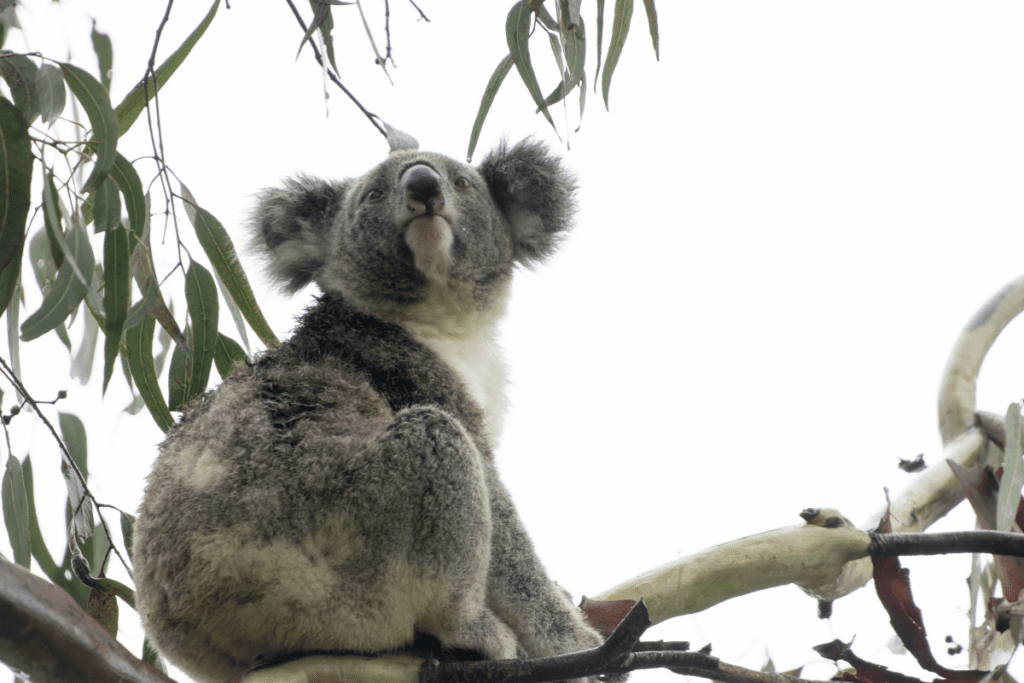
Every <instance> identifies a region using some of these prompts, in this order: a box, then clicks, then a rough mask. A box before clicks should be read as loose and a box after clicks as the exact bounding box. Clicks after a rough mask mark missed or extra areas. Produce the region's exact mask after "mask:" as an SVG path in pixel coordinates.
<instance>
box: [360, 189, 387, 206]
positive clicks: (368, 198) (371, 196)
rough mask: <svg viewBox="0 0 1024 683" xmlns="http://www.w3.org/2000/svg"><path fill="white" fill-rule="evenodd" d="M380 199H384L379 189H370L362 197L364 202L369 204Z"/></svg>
mask: <svg viewBox="0 0 1024 683" xmlns="http://www.w3.org/2000/svg"><path fill="white" fill-rule="evenodd" d="M382 199H384V193H383V192H381V191H380V190H370V191H369V192H367V193H366V195H365V196H364V197H363V201H364V202H370V203H371V204H374V203H376V202H379V201H380V200H382Z"/></svg>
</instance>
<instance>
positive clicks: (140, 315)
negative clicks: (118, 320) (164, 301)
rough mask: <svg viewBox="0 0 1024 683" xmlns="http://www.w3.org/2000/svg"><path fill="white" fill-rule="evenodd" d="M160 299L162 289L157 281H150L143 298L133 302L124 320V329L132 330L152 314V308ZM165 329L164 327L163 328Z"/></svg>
mask: <svg viewBox="0 0 1024 683" xmlns="http://www.w3.org/2000/svg"><path fill="white" fill-rule="evenodd" d="M159 301H160V289H159V288H158V287H157V286H156V284H155V283H150V285H149V287H147V288H146V289H145V290H143V292H142V298H141V299H139V300H138V301H136V302H135V303H134V304H132V307H131V308H130V309H128V315H127V317H126V318H125V321H124V329H126V330H130V329H131V328H133V327H135V326H136V325H138V324H139V323H141V322H142V321H143V320H144V319H145V318H146V316H147V315H151V313H152V308H153V307H154V306H155V305H156V304H157V302H159ZM161 329H163V328H161Z"/></svg>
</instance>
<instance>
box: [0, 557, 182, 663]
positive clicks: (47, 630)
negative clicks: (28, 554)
mask: <svg viewBox="0 0 1024 683" xmlns="http://www.w3.org/2000/svg"><path fill="white" fill-rule="evenodd" d="M0 661H3V663H4V664H6V665H7V666H9V667H11V668H12V669H14V670H15V672H17V673H19V674H20V675H22V676H24V677H26V678H30V679H31V680H34V681H47V683H81V681H89V682H90V683H124V682H125V681H135V682H137V683H174V681H173V680H172V679H170V678H168V677H167V676H166V675H164V674H163V673H161V672H159V671H157V670H156V669H155V668H153V667H152V666H150V665H149V664H146V663H145V662H143V661H142V660H140V659H137V658H136V657H134V656H132V654H131V653H130V652H128V650H126V649H125V648H124V646H122V645H121V644H120V643H119V642H117V641H116V640H114V638H113V637H112V636H111V635H110V634H109V633H107V631H106V629H104V628H103V627H102V626H100V624H99V623H97V622H96V621H94V620H93V619H92V617H90V616H89V615H87V614H86V613H85V611H83V610H82V608H81V607H79V606H78V604H77V603H76V602H75V600H74V598H72V597H71V596H70V595H68V594H67V593H66V592H65V591H64V590H63V589H61V588H59V587H57V586H55V585H53V584H52V583H50V582H49V581H46V580H44V579H42V578H40V577H38V576H35V575H33V574H32V573H30V572H29V571H27V570H26V569H24V568H22V567H19V566H18V565H16V564H13V563H12V562H8V561H7V560H6V559H5V558H3V557H2V556H0Z"/></svg>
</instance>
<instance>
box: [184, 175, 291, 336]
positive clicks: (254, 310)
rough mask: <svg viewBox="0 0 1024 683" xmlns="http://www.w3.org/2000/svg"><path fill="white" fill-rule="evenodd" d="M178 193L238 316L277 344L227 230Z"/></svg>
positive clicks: (190, 198) (187, 194)
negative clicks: (236, 307)
mask: <svg viewBox="0 0 1024 683" xmlns="http://www.w3.org/2000/svg"><path fill="white" fill-rule="evenodd" d="M181 194H182V196H183V197H184V198H185V212H186V213H187V214H188V218H189V220H190V221H191V222H192V225H193V227H194V228H195V230H196V237H198V238H199V244H201V245H202V247H203V251H205V252H206V256H207V257H208V258H209V259H210V263H211V264H212V265H213V268H214V270H216V271H217V275H219V276H220V279H221V281H222V282H223V283H224V286H225V288H226V289H227V291H228V292H229V293H230V294H231V298H232V299H233V300H234V302H235V303H236V304H238V308H239V310H240V311H241V313H242V315H243V316H244V317H245V319H246V320H247V321H248V322H249V325H250V326H251V327H252V329H253V331H254V332H255V333H256V336H258V337H259V338H260V339H261V340H262V341H263V343H264V344H266V345H267V346H270V347H273V346H277V345H278V344H280V341H278V339H277V336H276V335H275V334H274V331H273V330H272V329H270V324H269V323H267V320H266V318H264V317H263V311H262V310H260V306H259V303H258V302H257V301H256V295H255V294H253V291H252V286H251V285H250V284H249V278H248V277H247V276H246V274H245V270H244V269H243V268H242V264H241V262H240V261H239V260H238V253H237V252H236V251H235V245H234V244H233V243H232V242H231V238H230V237H229V236H228V232H227V230H225V229H224V226H223V225H221V223H220V221H218V220H217V219H216V218H214V216H213V214H211V213H210V212H209V211H207V210H205V209H203V208H202V207H200V206H199V205H198V204H197V203H196V200H195V197H193V196H192V193H191V192H189V190H188V188H187V187H185V186H184V185H182V186H181Z"/></svg>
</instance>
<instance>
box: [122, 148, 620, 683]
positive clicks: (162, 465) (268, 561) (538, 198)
mask: <svg viewBox="0 0 1024 683" xmlns="http://www.w3.org/2000/svg"><path fill="white" fill-rule="evenodd" d="M574 190H575V186H574V182H573V179H572V177H571V176H570V175H569V174H568V173H567V172H566V171H565V170H564V169H563V168H562V167H561V165H560V163H559V162H558V160H557V159H555V158H553V157H552V156H550V155H549V154H548V152H547V151H546V150H545V149H544V148H543V146H541V145H539V144H537V143H533V142H524V143H520V144H518V145H516V146H514V147H512V148H508V147H507V146H505V145H502V146H501V147H499V148H498V149H497V150H496V151H495V152H493V153H492V154H491V155H489V156H488V157H487V158H486V159H485V160H484V161H483V163H482V164H481V165H480V167H479V168H478V169H476V170H474V169H472V168H469V167H467V166H465V165H464V164H461V163H460V162H457V161H455V160H453V159H450V158H448V157H444V156H441V155H438V154H431V153H426V152H419V151H417V150H399V151H396V152H393V153H392V154H391V155H390V156H389V158H388V159H387V160H386V161H385V162H384V163H382V164H380V165H379V166H377V167H376V168H375V169H373V170H372V171H370V172H369V173H367V174H366V175H364V176H362V177H361V178H357V179H352V180H347V181H344V182H341V183H329V182H325V181H321V180H315V179H310V178H302V179H299V180H297V181H289V182H288V183H287V184H286V185H285V187H284V188H283V189H279V190H268V191H265V192H264V193H263V194H262V195H261V197H260V201H259V205H258V207H257V209H256V211H255V213H254V227H255V229H256V232H257V234H258V239H259V241H260V242H261V243H262V244H263V245H264V248H265V249H266V251H267V252H268V254H269V257H270V262H271V271H272V273H273V274H274V275H275V276H276V277H277V278H278V279H279V280H280V281H281V282H282V283H283V284H284V286H285V287H286V288H287V289H289V290H291V291H294V290H296V289H299V288H301V287H302V286H304V285H305V284H307V283H309V282H311V281H313V282H316V283H317V284H318V285H319V287H320V288H321V290H322V292H323V293H322V295H321V296H320V297H319V298H318V299H317V301H316V303H315V304H314V305H313V306H312V307H311V308H310V309H309V310H308V311H307V312H306V314H305V315H304V316H303V317H302V318H301V320H300V324H299V326H298V328H297V331H296V333H295V335H294V336H293V337H292V338H291V339H290V340H289V341H288V342H287V343H285V344H283V345H282V346H281V347H280V348H278V349H275V350H272V351H268V352H267V353H265V354H263V355H262V356H260V357H258V358H256V359H254V360H252V361H250V362H249V363H247V364H246V365H244V366H240V367H238V368H236V369H235V371H234V372H232V373H231V374H230V376H229V377H228V378H227V379H226V380H225V381H224V382H223V384H222V385H221V386H220V387H219V388H218V389H217V390H216V391H213V392H210V393H207V394H205V395H204V396H202V397H200V398H198V399H196V400H195V401H194V402H192V403H191V404H190V405H189V406H188V407H187V409H186V411H185V413H184V414H183V416H182V418H181V421H180V422H179V423H178V424H177V425H175V426H174V428H172V430H171V432H170V433H169V435H168V437H167V440H166V441H165V442H164V443H163V445H162V446H161V449H160V456H159V458H158V459H157V462H156V464H155V466H154V468H153V472H152V474H151V476H150V478H149V482H148V485H147V487H146V494H145V499H144V501H143V503H142V507H141V509H140V512H139V518H138V522H137V524H136V528H135V542H134V548H133V561H134V564H135V582H136V587H137V605H138V609H139V613H140V614H141V615H142V620H143V625H144V626H145V629H146V632H147V634H148V635H149V637H150V639H151V640H152V641H153V642H154V643H155V644H156V646H157V648H158V649H159V650H160V651H161V652H162V653H163V654H164V655H165V656H166V657H167V658H168V659H169V660H170V661H172V662H174V663H175V664H176V665H178V666H179V667H181V668H182V669H183V670H185V671H186V672H187V673H189V674H190V675H191V676H193V677H195V678H196V679H197V680H200V681H222V680H224V679H225V678H227V677H228V676H230V675H231V674H232V673H234V672H236V671H238V670H242V669H245V668H246V667H249V666H251V665H252V664H253V663H254V662H256V661H258V660H260V659H262V658H267V657H272V656H274V655H279V654H287V653H296V652H303V651H312V650H330V651H355V652H378V651H384V650H391V649H396V648H403V647H406V646H409V645H410V644H412V643H413V642H414V639H415V637H416V635H417V634H429V635H430V636H433V637H435V638H436V639H437V640H439V641H440V643H441V645H442V646H443V647H445V648H460V649H464V650H471V651H475V652H477V653H479V654H480V655H483V656H484V657H487V658H507V657H515V656H517V654H518V655H521V654H523V653H525V654H527V655H529V656H545V655H551V654H555V653H561V652H568V651H574V650H579V649H583V648H588V647H594V646H596V645H598V644H599V643H600V642H601V638H600V636H599V635H598V634H597V632H595V631H594V630H593V629H591V628H590V627H589V626H587V625H586V623H585V621H584V619H583V617H582V615H581V613H580V611H579V610H578V609H577V608H576V607H575V606H573V605H572V603H571V602H570V601H569V599H568V597H567V595H566V594H565V593H564V591H562V590H561V589H560V588H559V587H558V586H557V585H556V584H554V583H553V582H552V581H550V580H549V579H548V577H547V575H546V574H545V572H544V569H543V567H542V566H541V564H540V562H539V561H538V560H537V558H536V556H535V554H534V551H533V547H532V544H531V543H530V540H529V538H528V536H527V535H526V532H525V530H524V529H523V527H522V524H521V523H520V522H519V519H518V516H517V514H516V510H515V507H514V506H513V504H512V501H511V499H510V497H509V495H508V492H507V491H506V490H505V488H504V486H503V485H502V484H501V482H500V481H499V479H498V475H497V472H496V470H495V467H494V462H493V455H492V449H493V446H494V439H495V438H496V432H497V428H496V424H497V423H499V422H500V415H497V414H496V413H498V412H500V409H501V407H502V406H503V403H502V400H501V399H500V397H497V398H496V393H495V392H494V391H492V390H491V388H490V387H491V384H489V382H491V381H492V379H493V378H490V377H489V376H487V373H488V372H490V371H491V370H494V371H495V372H496V373H497V374H499V375H500V371H501V367H500V362H498V361H495V359H494V358H492V357H491V354H490V351H491V350H492V347H493V334H494V326H495V325H496V324H497V321H498V320H499V319H500V317H501V313H502V311H503V307H504V301H505V297H506V296H507V290H508V283H509V279H510V278H511V274H512V270H513V266H514V264H515V263H516V262H520V263H528V262H532V261H536V260H539V259H542V258H544V257H545V256H547V255H548V254H550V253H551V251H552V250H553V248H554V246H555V241H556V239H557V236H558V235H559V234H560V233H562V232H564V231H565V230H566V229H567V228H568V227H569V223H570V220H571V218H572V214H573V208H574V207H573V203H572V198H573V193H574ZM459 344H462V346H459ZM453 345H454V347H453ZM451 348H457V349H462V348H467V349H470V351H469V352H467V355H466V356H460V355H459V354H458V353H456V352H452V351H451V350H450V349H451ZM474 349H478V350H479V349H482V351H481V352H479V353H477V351H474ZM493 350H495V351H496V347H494V349H493ZM496 363H497V364H496ZM502 380H503V377H501V376H499V377H497V379H495V380H494V381H495V382H496V383H497V384H499V385H500V383H501V381H502Z"/></svg>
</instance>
